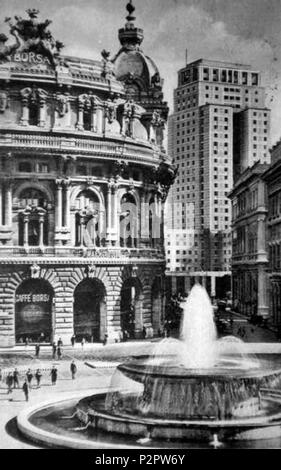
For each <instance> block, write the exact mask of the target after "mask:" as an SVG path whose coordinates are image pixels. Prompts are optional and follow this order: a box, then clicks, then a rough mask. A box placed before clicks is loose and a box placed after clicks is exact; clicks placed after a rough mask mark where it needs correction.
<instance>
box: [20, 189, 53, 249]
mask: <svg viewBox="0 0 281 470" xmlns="http://www.w3.org/2000/svg"><path fill="white" fill-rule="evenodd" d="M19 207H20V211H19V224H18V227H19V245H21V246H43V245H48V200H47V197H46V196H45V194H44V193H43V192H42V191H40V190H38V189H34V188H29V189H25V190H23V191H22V192H21V193H20V196H19Z"/></svg>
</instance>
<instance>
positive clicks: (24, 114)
mask: <svg viewBox="0 0 281 470" xmlns="http://www.w3.org/2000/svg"><path fill="white" fill-rule="evenodd" d="M28 120H29V108H28V99H26V98H23V99H22V115H21V120H20V123H21V125H22V126H27V125H28Z"/></svg>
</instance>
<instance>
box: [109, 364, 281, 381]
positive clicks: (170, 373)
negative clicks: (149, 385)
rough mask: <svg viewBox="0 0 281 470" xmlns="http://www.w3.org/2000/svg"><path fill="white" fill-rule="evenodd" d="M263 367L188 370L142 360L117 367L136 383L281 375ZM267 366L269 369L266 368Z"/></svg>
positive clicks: (279, 369)
mask: <svg viewBox="0 0 281 470" xmlns="http://www.w3.org/2000/svg"><path fill="white" fill-rule="evenodd" d="M260 363H261V367H259V368H253V367H252V368H249V369H242V368H241V369H239V368H237V369H234V368H233V369H227V368H223V367H217V368H216V367H214V368H206V369H187V368H185V367H184V366H180V365H179V366H175V365H174V364H170V365H169V364H167V365H152V364H146V363H145V362H144V361H143V360H142V359H136V360H133V361H129V362H123V363H122V364H119V365H118V366H117V370H119V371H121V372H123V373H124V374H126V375H129V376H130V377H134V378H135V380H136V381H141V382H143V380H145V379H146V378H147V377H148V376H149V377H153V378H165V379H167V380H168V379H197V380H198V379H202V380H204V379H206V380H208V381H210V380H212V379H213V380H222V381H224V382H227V381H231V380H233V379H254V378H265V377H269V376H272V375H275V374H281V368H280V367H279V368H276V369H275V368H270V369H269V367H268V366H269V364H270V361H265V360H262V361H260ZM266 366H267V367H266Z"/></svg>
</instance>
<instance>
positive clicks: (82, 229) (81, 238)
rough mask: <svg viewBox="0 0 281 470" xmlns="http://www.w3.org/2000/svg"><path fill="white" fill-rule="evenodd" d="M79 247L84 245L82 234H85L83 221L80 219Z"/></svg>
mask: <svg viewBox="0 0 281 470" xmlns="http://www.w3.org/2000/svg"><path fill="white" fill-rule="evenodd" d="M80 220H81V221H80V246H83V245H84V232H85V225H84V220H83V219H82V218H81V219H80Z"/></svg>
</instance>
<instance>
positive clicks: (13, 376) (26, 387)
mask: <svg viewBox="0 0 281 470" xmlns="http://www.w3.org/2000/svg"><path fill="white" fill-rule="evenodd" d="M70 372H71V377H72V380H74V379H75V378H76V373H77V365H76V363H75V361H74V360H73V361H72V362H71V364H70ZM42 375H43V374H42V372H41V370H40V369H37V370H36V372H34V371H32V370H31V369H30V368H29V369H28V370H27V372H26V373H25V374H24V380H23V384H22V387H21V389H22V390H23V393H24V395H25V400H26V401H28V400H29V393H30V390H31V389H32V388H35V387H33V379H34V378H35V380H36V388H40V386H41V379H42ZM19 377H20V373H19V371H18V369H17V368H15V369H14V371H13V372H9V373H8V375H7V377H6V385H7V393H8V394H11V393H12V392H13V390H14V389H15V388H17V389H19V388H20V381H19ZM50 377H51V384H52V385H56V383H57V379H58V369H57V367H56V366H55V365H53V367H52V369H51V371H50ZM0 379H1V380H2V374H1V370H0Z"/></svg>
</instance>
